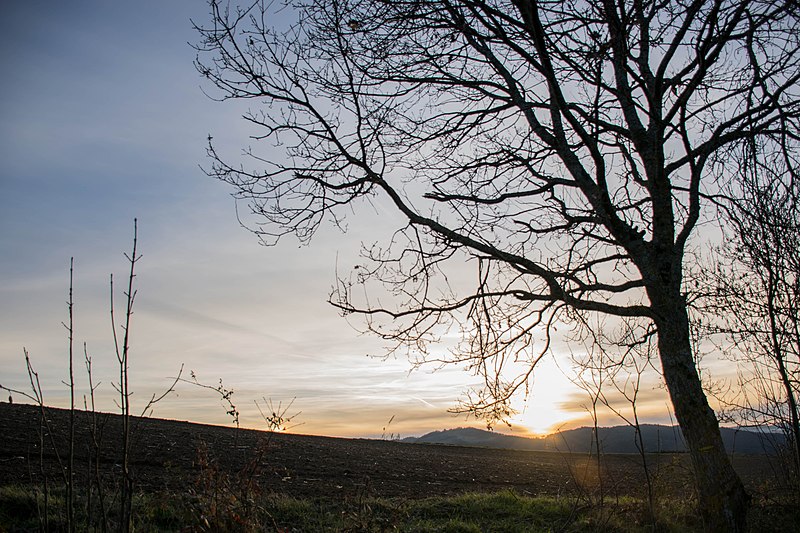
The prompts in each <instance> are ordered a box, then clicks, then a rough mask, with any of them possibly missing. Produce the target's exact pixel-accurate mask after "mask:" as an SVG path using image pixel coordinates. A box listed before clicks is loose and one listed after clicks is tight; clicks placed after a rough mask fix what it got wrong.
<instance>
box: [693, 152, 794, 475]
mask: <svg viewBox="0 0 800 533" xmlns="http://www.w3.org/2000/svg"><path fill="white" fill-rule="evenodd" d="M778 140H779V141H780V142H778V143H772V145H756V144H751V145H748V146H745V147H744V150H743V151H742V154H740V155H741V157H740V159H739V160H740V161H741V163H742V164H741V174H740V175H739V179H737V180H736V181H735V182H734V183H732V185H731V187H730V189H731V190H730V191H729V192H728V195H727V198H726V201H725V202H724V203H722V204H721V206H722V207H723V209H722V212H723V214H724V216H725V217H726V218H727V220H728V221H729V222H730V224H729V228H730V230H729V232H728V239H727V241H726V243H725V244H724V245H723V247H722V248H721V252H722V254H721V255H722V257H721V259H720V262H719V263H717V265H716V267H715V268H714V269H712V270H710V271H709V272H708V273H707V277H709V278H711V279H710V283H708V284H707V285H708V287H709V288H710V289H711V290H712V291H713V293H712V294H711V295H710V297H709V298H707V299H706V300H704V303H705V305H706V310H707V311H711V312H712V313H713V314H714V315H715V316H714V317H712V320H711V321H710V323H709V324H710V326H711V329H712V331H715V332H724V333H726V334H727V337H728V340H729V341H730V345H729V347H728V351H729V353H732V354H733V355H734V358H735V359H736V360H737V361H738V362H739V363H740V364H741V367H742V368H741V372H740V382H741V383H740V385H741V389H743V392H744V394H739V395H738V397H736V398H733V399H732V400H730V403H731V404H732V406H733V408H734V411H735V413H734V416H735V417H736V418H737V420H738V421H739V422H740V423H744V424H748V425H755V426H757V427H762V428H763V427H768V426H773V427H779V428H781V429H782V431H783V433H784V435H785V436H786V442H787V444H788V447H787V448H788V450H789V452H790V453H789V457H790V458H791V460H790V461H789V463H788V466H790V468H788V469H787V472H788V473H789V474H790V479H792V480H793V482H794V487H795V489H797V488H798V485H797V483H798V476H799V475H800V406H798V402H800V381H799V380H800V183H799V182H798V181H797V179H798V166H797V160H796V156H795V154H794V153H793V152H791V151H789V150H788V149H787V142H786V139H785V138H782V137H778ZM764 152H767V153H764Z"/></svg>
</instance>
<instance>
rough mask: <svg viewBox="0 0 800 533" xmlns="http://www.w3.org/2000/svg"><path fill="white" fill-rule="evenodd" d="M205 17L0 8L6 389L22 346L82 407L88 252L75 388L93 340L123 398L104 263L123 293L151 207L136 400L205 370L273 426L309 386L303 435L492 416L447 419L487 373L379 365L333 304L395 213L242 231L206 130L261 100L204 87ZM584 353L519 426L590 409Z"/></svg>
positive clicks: (206, 408) (391, 429) (547, 386)
mask: <svg viewBox="0 0 800 533" xmlns="http://www.w3.org/2000/svg"><path fill="white" fill-rule="evenodd" d="M287 16H288V15H287ZM207 19H208V15H207V6H206V5H205V3H204V2H201V1H199V0H180V1H179V0H171V1H168V2H164V1H162V0H158V1H155V0H147V1H144V0H143V1H139V2H108V1H100V0H96V1H91V0H78V1H75V2H50V1H40V0H8V1H6V2H4V3H3V6H2V8H0V66H1V67H2V70H1V71H2V72H3V76H2V80H0V117H2V120H0V384H2V385H3V386H6V387H10V388H15V389H19V390H28V385H27V380H28V377H27V374H26V372H25V363H24V358H23V348H25V349H27V351H28V352H29V353H30V356H31V360H32V362H33V365H34V367H35V369H36V370H37V371H38V373H39V376H40V379H41V382H42V387H43V393H44V398H45V402H46V403H48V404H51V405H56V406H62V407H63V406H66V405H68V390H67V388H66V387H65V385H64V384H63V381H64V380H66V379H67V376H68V370H67V369H68V342H67V333H66V330H65V328H64V326H63V325H62V322H64V321H66V320H67V306H66V301H67V297H68V294H67V293H68V287H69V264H70V258H71V257H74V265H75V266H74V302H75V307H74V313H75V315H74V316H75V318H74V320H75V322H74V328H75V339H76V355H75V361H76V369H77V370H76V380H77V383H78V389H79V398H82V395H83V394H85V393H86V390H87V386H86V373H85V372H84V371H83V368H82V364H83V363H82V358H83V348H82V346H83V343H84V342H85V343H86V346H87V352H88V353H89V355H90V356H91V357H92V360H93V375H94V379H95V382H100V384H99V387H98V389H97V399H98V405H99V407H100V409H103V410H112V411H113V410H114V409H115V404H114V397H115V391H114V389H113V387H112V382H113V381H114V376H115V373H116V372H117V369H116V359H115V355H114V352H113V342H112V335H111V321H110V318H109V311H108V310H109V275H110V274H111V273H113V274H114V275H115V280H116V283H117V285H118V287H121V285H122V282H123V280H124V279H125V276H126V269H127V263H126V259H125V256H124V253H126V252H129V250H130V247H131V240H132V236H133V221H134V218H136V219H138V237H139V250H140V252H141V254H142V258H141V260H140V261H139V262H138V263H137V277H136V283H137V287H138V293H137V297H136V302H135V313H134V316H133V325H132V327H131V337H132V342H131V390H132V391H134V397H133V403H134V408H135V409H137V408H138V409H141V408H142V406H143V405H144V403H145V402H146V400H147V399H148V398H149V397H150V396H151V395H152V394H155V393H158V392H159V391H161V390H163V389H165V388H166V387H168V386H169V384H170V382H171V380H170V378H171V377H174V376H176V375H177V372H178V370H179V369H180V368H181V365H183V366H184V369H185V370H184V372H185V374H184V375H185V377H188V373H189V371H194V373H195V375H196V376H197V378H198V380H199V381H201V382H203V383H206V384H209V385H212V386H216V385H217V384H218V383H219V380H220V379H222V380H223V384H224V386H225V387H226V388H231V389H233V390H234V396H233V400H234V402H235V403H236V405H237V407H238V409H239V411H240V412H241V424H242V425H243V426H245V427H263V426H264V421H263V420H261V419H260V415H259V412H258V410H257V408H256V406H255V402H256V401H261V402H262V403H263V401H264V400H263V399H267V400H271V401H272V402H273V404H275V405H277V404H278V403H280V404H281V405H286V404H287V403H288V402H291V401H292V399H294V403H293V404H292V406H291V409H290V411H288V412H287V415H292V414H296V413H299V414H298V415H297V416H296V417H295V419H294V421H295V423H299V424H302V425H299V426H297V427H295V428H294V429H293V431H296V432H300V433H309V434H321V435H331V436H358V437H380V436H389V435H395V436H396V435H398V434H399V435H400V436H409V435H420V434H422V433H425V432H427V431H432V430H436V429H445V428H450V427H458V426H468V425H469V426H475V427H481V426H482V425H483V423H482V422H481V421H476V420H474V419H465V417H464V416H463V415H453V414H450V413H448V409H450V408H452V407H454V406H455V405H456V402H457V400H458V399H459V398H460V397H461V394H462V392H463V391H464V390H465V389H466V388H467V387H469V386H470V385H475V384H476V382H475V378H474V377H472V376H470V374H468V373H466V372H464V371H463V370H462V369H460V368H451V367H447V368H443V369H439V370H436V371H434V369H433V368H428V367H423V368H422V369H420V370H415V371H413V372H411V371H410V370H411V365H410V364H409V362H408V361H406V360H405V359H403V358H402V357H398V358H389V359H388V360H383V359H384V358H383V357H381V356H382V355H383V354H384V353H385V346H383V344H382V342H381V341H379V340H378V339H375V338H374V337H370V336H365V335H362V334H361V333H360V332H359V330H358V324H357V323H352V324H351V323H348V322H347V321H346V320H345V319H343V318H341V317H340V316H339V315H338V314H337V312H336V310H335V309H334V308H332V307H331V306H330V305H329V304H327V303H326V298H327V295H328V292H329V290H330V288H331V286H332V285H333V283H334V281H335V269H336V266H337V264H339V265H352V264H354V263H355V262H356V260H357V257H358V255H357V254H358V251H359V245H360V243H361V242H362V241H370V240H371V239H375V238H381V237H388V236H389V235H390V231H391V229H392V228H391V226H390V224H389V222H390V221H383V222H380V221H378V222H377V223H374V222H375V221H370V222H364V221H361V222H360V223H358V222H356V223H353V224H351V225H350V228H349V230H348V231H347V233H342V232H340V231H338V230H335V229H332V228H327V229H325V230H323V231H322V232H321V233H320V234H319V235H317V236H316V238H315V239H314V240H313V241H312V242H311V244H310V245H308V246H301V245H300V244H299V243H298V242H296V241H294V240H292V239H286V240H284V241H281V243H280V244H279V245H278V246H275V247H265V246H261V245H260V244H259V242H258V239H257V238H256V237H255V236H254V235H253V234H251V233H249V232H248V231H246V230H245V229H243V228H242V227H241V226H240V224H239V222H238V219H237V216H236V208H237V206H236V204H235V201H234V200H233V199H232V197H231V196H230V193H231V192H232V191H231V190H229V189H228V188H227V187H226V186H225V185H224V184H222V183H219V182H216V181H214V180H213V179H211V178H209V177H208V176H206V175H205V173H204V172H203V170H202V167H203V166H204V165H207V164H208V159H207V158H206V153H205V148H206V143H207V138H208V136H209V135H212V136H213V137H214V139H215V142H216V143H217V146H218V147H219V148H220V149H221V150H227V151H228V152H230V151H234V152H235V151H236V150H239V149H241V148H242V147H244V146H245V145H246V144H247V143H248V142H249V141H248V139H247V134H248V131H247V127H246V125H245V124H244V121H242V120H241V118H240V117H241V114H242V113H243V112H244V111H245V110H246V109H245V108H244V107H242V106H241V104H238V103H218V102H214V101H212V100H211V99H209V98H208V97H207V96H206V95H205V94H204V93H203V90H202V89H203V83H202V79H201V77H200V76H199V74H198V73H197V72H196V71H195V69H194V66H193V64H192V61H193V59H194V56H195V53H194V50H193V49H192V48H191V46H190V45H189V43H192V42H197V40H198V38H197V35H196V33H195V32H194V30H193V29H192V23H191V20H194V21H196V22H198V23H202V22H204V21H205V20H207ZM206 88H207V87H206ZM239 207H240V208H244V206H239ZM118 298H119V299H118V300H117V303H116V306H117V313H118V316H119V313H120V312H121V311H120V309H121V308H122V307H123V304H124V302H123V300H122V299H121V296H120V295H119V294H118ZM569 355H570V354H569V353H568V350H562V351H561V352H560V353H555V354H554V356H553V358H552V359H550V360H548V361H546V362H545V363H544V364H543V366H542V367H541V368H539V369H538V370H537V373H536V377H535V382H534V386H533V389H532V394H531V396H530V397H529V398H528V399H527V401H525V402H524V403H523V402H520V403H519V404H518V405H517V407H518V408H519V409H520V410H521V411H523V412H522V413H521V414H520V415H518V416H516V417H515V418H513V419H512V420H511V422H512V426H511V431H513V432H515V433H521V434H526V433H543V432H548V431H552V430H554V429H557V428H558V427H572V426H577V425H582V424H587V423H589V418H588V416H587V412H586V410H585V405H587V401H588V398H587V397H586V395H585V393H583V392H582V391H580V389H578V388H577V387H576V386H575V385H573V384H572V383H571V382H570V380H569V378H568V377H567V376H568V375H569V371H570V368H569ZM646 388H647V390H646V393H647V394H646V395H645V394H643V396H646V405H644V406H643V407H642V408H640V412H643V413H645V414H647V413H649V416H650V419H651V420H652V421H660V422H663V421H668V418H667V416H668V415H667V409H666V396H665V394H664V392H663V390H662V389H661V388H659V387H658V386H657V384H653V383H649V384H647V385H646ZM14 401H25V400H24V398H22V397H20V396H19V395H17V396H16V397H15V398H14ZM79 402H80V404H81V405H82V402H83V400H82V399H79ZM153 414H154V416H159V417H165V418H175V419H181V420H192V421H196V422H204V423H213V424H231V422H232V421H231V419H230V417H229V416H228V415H226V413H225V408H224V405H223V404H221V402H220V401H219V398H218V395H216V394H215V393H213V391H209V390H206V389H201V388H199V387H195V386H192V385H191V384H187V383H179V384H178V386H177V388H176V391H175V393H174V394H172V395H171V396H169V397H168V398H166V399H164V400H163V401H162V402H160V403H159V404H158V405H157V406H156V407H155V410H154V413H153ZM390 420H391V423H389V421H390ZM605 420H606V422H608V423H620V421H619V420H616V421H615V420H613V418H607V419H605Z"/></svg>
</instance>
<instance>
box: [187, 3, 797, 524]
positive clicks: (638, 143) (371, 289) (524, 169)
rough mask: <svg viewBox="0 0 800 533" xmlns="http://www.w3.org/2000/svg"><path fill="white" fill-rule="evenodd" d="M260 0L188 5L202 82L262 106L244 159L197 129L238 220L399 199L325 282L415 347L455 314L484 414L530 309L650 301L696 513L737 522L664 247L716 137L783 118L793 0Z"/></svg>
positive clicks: (505, 405)
mask: <svg viewBox="0 0 800 533" xmlns="http://www.w3.org/2000/svg"><path fill="white" fill-rule="evenodd" d="M271 5H272V3H271V2H265V1H258V0H256V1H252V2H249V3H248V4H247V5H246V6H245V7H231V6H230V5H229V4H226V3H221V2H218V1H216V0H211V1H210V8H211V21H210V23H208V24H207V25H198V30H199V32H200V34H201V42H200V43H199V44H198V45H197V48H198V58H197V69H198V71H199V72H200V73H201V74H202V75H203V76H205V77H206V78H208V79H209V80H210V83H211V84H212V85H214V86H216V88H217V89H218V92H217V93H216V95H215V96H216V97H217V98H219V99H223V100H224V99H243V100H246V99H253V100H254V101H255V102H257V103H258V104H260V105H262V106H263V107H262V108H261V110H253V111H250V112H248V113H247V114H246V115H245V119H246V120H247V121H249V123H250V124H252V126H253V127H254V128H255V129H256V133H255V134H254V136H253V141H254V143H256V146H255V147H250V148H248V149H247V150H246V156H249V157H245V160H246V161H249V162H248V164H247V165H245V164H244V163H243V162H241V161H239V160H238V159H237V160H235V161H234V160H231V159H229V158H227V157H225V156H223V155H222V154H220V153H218V152H217V150H216V148H215V147H214V145H213V144H211V143H209V154H210V156H211V158H212V161H213V164H212V166H211V168H210V169H209V173H210V174H211V175H212V176H214V177H216V178H218V179H220V180H223V181H226V182H228V183H230V184H232V185H233V186H234V187H235V190H236V194H237V196H238V197H239V198H241V199H244V200H246V201H248V203H249V205H250V207H251V209H252V212H253V214H254V215H255V217H256V218H255V220H257V222H256V224H255V226H254V227H253V229H254V230H255V231H256V233H258V234H259V235H260V236H261V238H262V239H263V240H264V241H265V242H267V243H274V242H276V241H277V240H278V239H280V238H281V237H282V236H284V235H287V234H294V235H296V236H297V237H298V238H299V239H300V240H301V241H308V240H309V239H310V238H311V237H312V236H313V234H314V233H315V232H316V230H317V229H318V228H319V227H320V225H321V224H323V223H324V222H328V221H332V222H333V223H335V224H342V223H343V221H344V219H345V217H346V215H347V214H348V213H350V212H352V210H355V209H358V208H362V207H364V204H365V203H373V204H374V205H376V206H378V207H379V208H380V209H390V210H392V211H393V212H394V213H395V215H397V216H399V217H401V218H402V219H403V220H404V222H402V223H401V226H402V227H400V228H399V229H398V230H397V232H396V233H395V234H394V235H393V236H392V238H391V240H390V242H389V243H388V245H386V246H383V247H381V246H378V245H374V246H368V247H366V248H365V250H364V254H365V262H364V264H363V265H359V266H358V268H355V269H354V270H353V272H352V275H351V276H349V277H348V276H344V277H343V279H342V280H341V281H340V283H339V285H338V287H337V288H336V289H335V290H334V292H333V294H332V296H331V301H332V303H333V304H334V305H336V306H337V307H339V308H340V309H341V310H342V311H343V312H344V313H361V314H363V315H364V316H365V317H366V323H367V326H368V327H369V328H370V329H371V330H373V331H375V332H376V333H377V334H378V335H381V336H382V337H383V338H386V339H389V340H391V341H396V342H397V343H398V345H399V346H407V347H409V348H410V349H412V350H413V351H414V353H416V354H417V356H418V357H421V358H423V359H425V358H426V357H431V355H432V353H431V351H430V350H429V348H430V346H431V344H430V343H431V342H435V341H437V340H438V339H439V338H440V336H441V335H442V334H443V333H444V332H446V331H448V330H451V331H452V330H456V331H460V332H461V333H462V337H463V342H462V344H461V345H460V346H459V347H458V348H457V349H456V350H454V351H453V352H452V357H448V358H445V360H446V361H456V362H466V363H467V364H469V365H470V367H471V368H472V370H474V371H475V372H476V373H477V374H479V375H482V376H483V377H484V378H485V382H486V386H485V387H484V388H483V389H481V390H478V391H475V393H474V394H473V395H472V396H471V400H472V403H471V405H469V406H468V408H470V409H471V410H472V411H473V412H475V413H477V414H484V415H486V416H489V417H502V416H504V415H506V414H507V413H508V412H509V409H510V406H509V401H510V398H511V397H512V396H513V395H514V394H515V393H516V392H517V391H522V390H525V389H526V388H527V386H528V384H529V379H530V377H531V375H532V372H533V367H534V365H535V364H536V362H537V361H538V360H539V359H540V358H541V356H542V355H543V354H544V353H546V352H547V350H548V347H549V343H550V340H551V335H550V330H551V327H552V326H553V325H554V324H556V323H558V322H563V321H569V320H571V319H573V318H575V315H577V314H592V313H601V314H608V315H616V316H622V317H641V318H643V319H645V320H649V321H651V322H652V324H653V325H654V326H655V329H656V331H657V345H658V350H659V357H660V361H661V370H662V372H663V376H664V380H665V383H666V385H667V388H668V390H669V393H670V397H671V400H672V404H673V407H674V410H675V414H676V417H677V419H678V422H679V423H680V425H681V428H682V429H683V433H684V435H685V437H686V440H687V443H688V446H689V449H690V452H691V457H692V462H693V465H694V470H695V473H696V481H697V486H698V493H699V497H700V500H701V501H700V507H701V509H702V512H703V516H704V519H705V521H706V522H705V523H706V527H707V528H708V529H710V530H719V531H722V530H725V531H739V530H742V529H743V528H744V527H745V517H746V510H747V507H748V501H749V498H748V496H747V494H746V492H745V490H744V488H743V485H742V483H741V481H740V479H739V478H738V476H737V474H736V473H735V472H734V470H733V468H732V467H731V464H730V461H729V460H728V457H727V456H726V454H725V451H724V448H723V445H722V439H721V437H720V432H719V424H718V421H717V418H716V416H715V414H714V412H713V410H712V409H711V407H710V406H709V404H708V401H707V399H706V396H705V394H704V392H703V388H702V385H701V380H700V377H699V374H698V370H697V367H696V364H695V359H694V357H693V350H692V345H691V342H690V328H689V318H688V312H687V292H686V291H687V288H686V286H685V284H684V268H685V262H686V259H685V256H686V253H685V252H686V248H687V243H688V242H689V240H690V238H691V237H692V235H693V234H694V233H695V229H696V227H697V225H698V222H699V221H700V220H701V214H702V211H703V205H704V200H705V198H706V195H707V194H709V193H714V192H716V190H717V187H718V183H719V181H720V180H723V181H724V180H726V179H728V178H729V176H730V174H731V172H732V169H731V168H730V161H731V160H730V158H729V157H728V156H727V154H728V151H729V150H731V149H733V148H734V147H736V146H738V145H740V144H742V143H747V142H751V141H753V140H756V139H759V138H761V137H762V136H766V135H770V134H773V133H775V132H779V131H785V130H791V129H794V130H795V131H796V130H797V119H798V113H799V112H800V103H798V91H797V85H798V84H797V81H798V77H799V76H800V71H799V70H798V58H797V54H798V52H797V50H798V36H799V35H800V33H799V32H798V31H797V27H796V22H797V13H796V11H795V8H794V7H792V6H793V4H791V3H784V2H767V1H751V0H743V1H742V0H737V1H733V0H716V1H707V0H695V1H688V0H687V1H679V0H675V1H671V2H670V1H665V2H647V1H635V0H617V1H614V0H604V1H600V2H581V1H577V2H575V1H570V2H563V1H548V2H537V1H534V0H530V1H523V0H509V1H502V0H496V1H483V0H441V1H435V0H432V1H426V2H423V1H419V0H408V1H403V0H397V1H388V0H386V1H380V0H307V1H302V0H298V1H297V2H294V3H293V5H294V7H295V8H296V9H297V12H298V14H299V15H298V16H299V21H298V22H297V23H296V24H294V25H293V26H291V27H290V28H288V29H287V30H285V31H284V30H278V29H275V28H272V27H270V21H271V20H276V19H275V13H274V12H270V11H269V9H270V6H271ZM283 16H284V17H285V16H286V14H285V13H283ZM264 142H267V143H270V142H271V143H273V144H276V145H278V146H281V147H282V148H283V150H284V151H285V157H284V158H281V159H280V160H276V158H275V157H274V156H273V155H270V154H274V153H271V152H268V151H262V150H261V146H262V145H263V143H264ZM465 261H466V262H467V263H468V264H471V265H473V266H474V268H475V270H476V274H477V275H476V276H475V278H474V280H475V281H474V282H473V283H471V284H468V283H466V282H464V281H463V280H461V279H459V278H458V276H457V275H456V274H455V273H457V272H458V271H459V269H461V268H463V265H464V262H465ZM448 274H450V277H448ZM451 279H452V280H453V282H452V283H448V280H451ZM362 288H363V289H364V290H363V291H362ZM366 295H369V296H370V297H369V298H367V296H366ZM389 297H391V298H389ZM386 302H390V303H386ZM384 319H386V320H384ZM434 358H435V359H441V358H440V356H436V357H434ZM520 366H523V367H524V368H525V369H524V370H523V371H522V372H519V371H518V369H519V367H520ZM510 370H514V371H513V372H510Z"/></svg>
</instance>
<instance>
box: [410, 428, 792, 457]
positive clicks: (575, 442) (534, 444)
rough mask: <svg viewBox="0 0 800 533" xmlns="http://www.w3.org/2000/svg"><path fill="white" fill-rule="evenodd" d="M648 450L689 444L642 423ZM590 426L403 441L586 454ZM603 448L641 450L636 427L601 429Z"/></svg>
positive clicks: (746, 441) (767, 436)
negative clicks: (528, 433)
mask: <svg viewBox="0 0 800 533" xmlns="http://www.w3.org/2000/svg"><path fill="white" fill-rule="evenodd" d="M640 429H641V432H642V440H643V442H644V448H645V451H647V452H648V453H658V452H685V451H686V443H685V442H684V440H683V434H682V433H681V430H680V427H678V426H663V425H658V424H643V425H641V426H640ZM593 431H594V429H593V428H591V427H580V428H576V429H569V430H566V431H560V432H558V433H553V434H550V435H547V436H545V437H519V436H515V435H507V434H503V433H497V432H494V431H486V430H483V429H477V428H456V429H446V430H442V431H433V432H431V433H427V434H425V435H422V436H421V437H407V438H405V439H402V442H409V443H416V444H448V445H451V446H472V447H483V448H502V449H513V450H532V451H561V452H579V453H585V452H588V451H589V450H590V447H591V446H592V442H593V439H592V434H593ZM721 431H722V441H723V443H724V444H725V448H726V449H727V450H728V452H730V453H743V454H768V455H772V454H774V453H776V448H777V447H779V446H780V445H781V444H782V443H783V440H784V439H783V435H782V434H779V433H763V432H757V431H747V430H742V429H732V428H722V430H721ZM598 434H599V436H600V443H601V450H602V451H604V452H605V453H638V451H639V450H638V449H637V448H636V442H635V439H634V436H635V430H634V428H632V427H630V426H612V427H601V428H598Z"/></svg>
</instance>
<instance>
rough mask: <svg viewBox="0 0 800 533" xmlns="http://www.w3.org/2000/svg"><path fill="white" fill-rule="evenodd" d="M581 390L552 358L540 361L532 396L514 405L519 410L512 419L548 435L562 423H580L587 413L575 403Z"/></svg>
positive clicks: (527, 427) (535, 433)
mask: <svg viewBox="0 0 800 533" xmlns="http://www.w3.org/2000/svg"><path fill="white" fill-rule="evenodd" d="M580 393H581V390H580V389H579V388H578V387H577V386H576V385H575V384H574V383H572V382H571V381H570V380H569V379H568V378H567V377H566V376H565V375H564V374H563V372H561V370H560V369H559V368H558V366H557V365H556V364H555V362H553V361H552V360H543V361H541V362H540V364H539V365H537V368H536V374H535V376H534V382H533V386H532V387H531V394H530V396H529V397H528V398H527V399H526V400H525V401H523V402H520V404H519V405H515V406H514V407H515V408H516V409H517V411H518V413H517V414H516V415H514V416H512V417H511V419H510V420H509V422H510V423H511V426H512V428H514V427H519V428H521V429H523V430H525V431H527V432H529V433H531V434H533V435H547V434H549V433H553V432H554V431H557V430H558V429H559V428H561V427H562V426H569V427H572V426H575V425H579V424H580V422H581V420H582V419H583V418H585V417H586V413H585V412H584V411H583V410H582V409H581V407H580V405H577V404H575V405H573V404H572V403H573V402H574V401H575V398H576V397H579V396H577V395H579V394H580Z"/></svg>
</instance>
